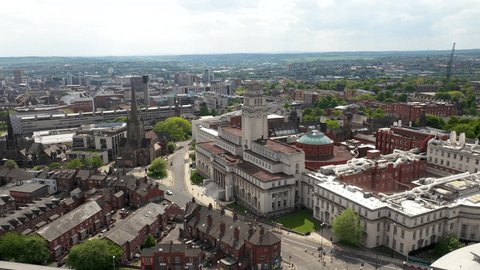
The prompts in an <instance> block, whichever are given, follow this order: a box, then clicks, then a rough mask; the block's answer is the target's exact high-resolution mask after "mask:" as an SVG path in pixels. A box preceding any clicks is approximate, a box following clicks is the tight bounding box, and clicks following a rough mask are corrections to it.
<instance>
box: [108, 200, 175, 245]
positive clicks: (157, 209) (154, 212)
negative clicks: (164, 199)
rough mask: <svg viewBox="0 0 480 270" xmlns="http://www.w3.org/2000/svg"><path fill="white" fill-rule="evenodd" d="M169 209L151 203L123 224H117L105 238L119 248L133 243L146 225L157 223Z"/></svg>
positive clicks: (163, 205) (134, 213)
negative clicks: (160, 216)
mask: <svg viewBox="0 0 480 270" xmlns="http://www.w3.org/2000/svg"><path fill="white" fill-rule="evenodd" d="M167 207H168V205H167V204H156V203H149V204H147V205H145V206H143V207H142V208H140V209H138V210H137V211H135V212H133V213H132V214H131V215H130V216H128V218H127V219H125V220H124V221H123V222H122V223H120V224H117V225H116V226H115V227H113V228H112V229H111V230H109V231H108V232H107V233H106V234H105V238H107V239H109V240H111V241H112V242H114V243H116V244H118V245H119V246H123V244H125V243H126V242H131V241H133V240H134V239H135V238H136V237H137V236H138V232H139V231H140V230H141V229H142V228H143V227H145V225H150V224H152V223H153V222H155V220H157V219H158V216H159V215H162V214H164V213H165V209H166V208H167Z"/></svg>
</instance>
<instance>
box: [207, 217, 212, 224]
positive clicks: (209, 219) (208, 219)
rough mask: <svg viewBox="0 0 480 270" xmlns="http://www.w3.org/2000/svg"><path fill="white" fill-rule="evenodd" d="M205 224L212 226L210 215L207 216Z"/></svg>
mask: <svg viewBox="0 0 480 270" xmlns="http://www.w3.org/2000/svg"><path fill="white" fill-rule="evenodd" d="M207 225H208V227H210V226H212V215H208V216H207Z"/></svg>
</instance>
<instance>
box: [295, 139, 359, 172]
mask: <svg viewBox="0 0 480 270" xmlns="http://www.w3.org/2000/svg"><path fill="white" fill-rule="evenodd" d="M295 146H296V147H298V148H300V149H302V150H303V151H304V152H305V167H306V168H308V169H310V170H317V169H319V168H320V167H322V166H326V165H335V164H342V163H345V162H346V161H347V160H349V159H351V158H352V155H351V154H350V152H349V151H347V150H345V149H342V148H340V147H337V146H334V144H333V141H332V140H331V139H330V138H329V137H327V136H326V135H325V134H324V133H323V132H320V131H318V130H312V131H309V132H307V134H305V135H303V136H302V137H300V138H299V139H297V140H296V142H295Z"/></svg>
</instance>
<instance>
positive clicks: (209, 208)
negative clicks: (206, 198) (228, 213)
mask: <svg viewBox="0 0 480 270" xmlns="http://www.w3.org/2000/svg"><path fill="white" fill-rule="evenodd" d="M212 209H213V205H212V204H211V203H209V204H208V210H210V211H211V210H212Z"/></svg>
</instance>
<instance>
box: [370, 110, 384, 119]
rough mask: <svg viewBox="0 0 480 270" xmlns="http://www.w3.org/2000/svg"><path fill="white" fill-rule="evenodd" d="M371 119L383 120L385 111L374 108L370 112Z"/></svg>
mask: <svg viewBox="0 0 480 270" xmlns="http://www.w3.org/2000/svg"><path fill="white" fill-rule="evenodd" d="M372 118H376V119H379V118H385V111H384V110H383V109H382V108H376V109H375V110H374V111H373V112H372Z"/></svg>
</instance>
